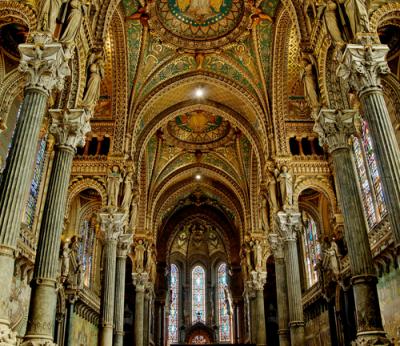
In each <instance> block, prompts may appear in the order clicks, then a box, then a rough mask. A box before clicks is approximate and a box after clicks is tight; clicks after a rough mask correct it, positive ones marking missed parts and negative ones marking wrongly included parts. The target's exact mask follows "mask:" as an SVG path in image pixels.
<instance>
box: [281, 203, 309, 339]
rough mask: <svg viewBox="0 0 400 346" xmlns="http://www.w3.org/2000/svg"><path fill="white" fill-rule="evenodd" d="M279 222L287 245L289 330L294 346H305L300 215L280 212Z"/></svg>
mask: <svg viewBox="0 0 400 346" xmlns="http://www.w3.org/2000/svg"><path fill="white" fill-rule="evenodd" d="M277 222H278V228H279V232H280V235H281V237H282V239H283V241H284V244H285V251H284V254H285V264H286V280H287V288H288V290H287V294H288V303H289V330H290V340H291V345H292V346H303V345H304V343H305V341H304V317H303V304H302V301H301V282H300V272H299V268H300V267H299V256H298V251H297V241H296V239H297V231H298V230H299V228H300V213H298V212H289V211H288V212H278V214H277Z"/></svg>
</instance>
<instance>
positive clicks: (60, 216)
mask: <svg viewBox="0 0 400 346" xmlns="http://www.w3.org/2000/svg"><path fill="white" fill-rule="evenodd" d="M50 113H51V116H52V124H51V126H50V133H52V134H53V136H54V138H55V146H54V151H55V155H54V161H53V166H52V169H51V174H50V180H49V185H48V190H47V196H46V201H45V206H44V209H43V219H42V222H41V226H40V231H39V242H38V246H37V250H36V259H35V269H34V274H33V279H32V281H31V286H32V294H31V302H30V307H29V317H28V326H27V331H26V334H25V337H24V343H23V345H29V346H31V345H48V344H51V343H52V342H53V336H54V323H55V320H54V316H55V311H56V305H57V276H58V275H59V273H58V264H59V251H60V243H61V233H62V228H63V224H64V213H65V208H66V202H67V190H68V183H69V179H70V175H71V168H72V159H73V157H74V155H75V152H76V147H77V146H82V145H84V142H85V140H84V138H85V135H86V133H87V132H89V131H90V125H89V117H88V115H87V113H86V111H84V110H82V109H72V110H52V111H51V112H50Z"/></svg>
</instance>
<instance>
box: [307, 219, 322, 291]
mask: <svg viewBox="0 0 400 346" xmlns="http://www.w3.org/2000/svg"><path fill="white" fill-rule="evenodd" d="M303 221H304V226H305V227H304V228H305V231H304V237H303V239H304V243H303V247H304V260H305V267H306V277H307V287H311V286H312V285H314V284H315V283H316V282H317V281H318V274H317V262H318V260H319V259H320V258H321V245H320V243H319V240H318V228H317V224H316V223H315V221H314V219H313V218H312V217H311V215H310V214H308V213H307V212H303Z"/></svg>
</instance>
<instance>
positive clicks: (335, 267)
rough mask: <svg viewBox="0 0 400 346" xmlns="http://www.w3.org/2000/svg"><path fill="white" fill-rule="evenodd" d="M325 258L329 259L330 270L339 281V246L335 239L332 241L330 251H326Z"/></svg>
mask: <svg viewBox="0 0 400 346" xmlns="http://www.w3.org/2000/svg"><path fill="white" fill-rule="evenodd" d="M325 256H327V257H328V265H329V269H330V270H331V271H332V274H333V275H334V277H335V279H336V280H337V281H338V280H339V278H340V260H339V257H340V256H339V249H338V246H337V244H336V242H335V241H334V240H333V239H332V240H331V246H330V247H329V249H327V250H325Z"/></svg>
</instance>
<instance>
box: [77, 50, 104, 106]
mask: <svg viewBox="0 0 400 346" xmlns="http://www.w3.org/2000/svg"><path fill="white" fill-rule="evenodd" d="M89 64H90V67H89V79H88V82H87V84H86V91H85V95H84V97H83V100H82V106H83V107H85V108H88V109H94V107H95V106H96V103H97V101H98V100H99V98H100V85H101V80H102V79H103V77H104V60H103V58H102V57H98V56H96V55H95V54H92V55H91V57H90V59H89Z"/></svg>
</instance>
